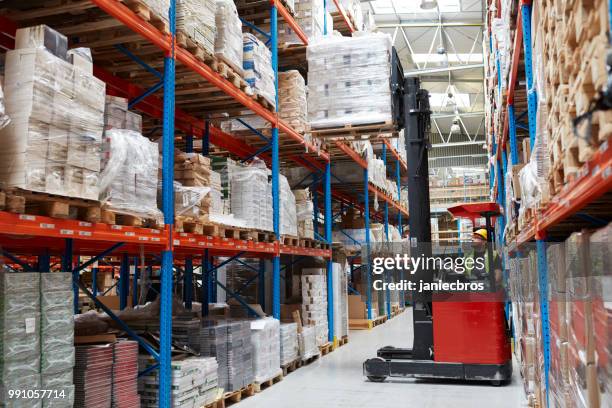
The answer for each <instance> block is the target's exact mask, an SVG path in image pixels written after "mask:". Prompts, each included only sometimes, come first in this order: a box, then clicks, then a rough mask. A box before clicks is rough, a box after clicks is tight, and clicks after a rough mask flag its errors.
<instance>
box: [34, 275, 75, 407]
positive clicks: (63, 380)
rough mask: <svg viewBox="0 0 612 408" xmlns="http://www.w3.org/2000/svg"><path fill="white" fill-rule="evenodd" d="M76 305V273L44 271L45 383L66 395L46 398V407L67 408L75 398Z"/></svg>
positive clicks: (42, 280)
mask: <svg viewBox="0 0 612 408" xmlns="http://www.w3.org/2000/svg"><path fill="white" fill-rule="evenodd" d="M73 308H74V305H73V291H72V274H71V273H69V272H53V273H51V272H49V273H41V274H40V310H41V322H40V340H41V342H40V351H41V386H42V388H43V389H54V390H58V391H64V393H65V398H61V399H45V400H43V407H57V408H60V407H61V408H64V407H66V408H67V407H72V404H73V401H74V385H73V378H72V374H73V373H72V370H73V367H74V361H75V357H74V345H73V343H74V319H73V315H74V310H73Z"/></svg>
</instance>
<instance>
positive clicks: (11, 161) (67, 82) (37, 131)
mask: <svg viewBox="0 0 612 408" xmlns="http://www.w3.org/2000/svg"><path fill="white" fill-rule="evenodd" d="M47 29H48V28H47ZM49 30H50V29H49ZM20 31H21V30H18V32H20ZM56 35H57V36H61V35H60V34H57V33H56ZM26 44H30V43H27V42H26ZM47 45H48V46H50V47H51V45H49V44H47V43H44V46H47ZM44 46H43V45H40V46H37V47H36V48H23V49H15V50H12V51H8V52H7V53H6V60H5V71H4V72H5V77H4V92H5V101H4V102H5V108H6V114H8V115H9V116H10V118H11V121H10V123H9V124H8V125H7V126H5V127H4V128H2V129H1V130H0V140H1V141H2V144H3V146H4V148H3V153H2V155H1V156H0V158H1V160H0V163H1V164H0V183H2V184H3V185H4V186H6V187H20V188H24V189H27V190H31V191H39V192H45V193H51V194H58V195H64V196H70V197H79V198H87V199H93V200H97V199H98V194H99V189H98V177H99V172H100V145H101V142H102V132H103V126H104V119H103V118H104V93H105V84H104V82H102V81H100V80H99V79H97V78H95V77H94V76H93V75H90V74H88V73H86V72H84V71H83V70H81V69H79V68H77V67H75V66H74V65H72V64H70V63H69V62H67V61H65V60H64V59H61V58H58V57H57V56H55V55H54V54H52V53H51V52H50V51H49V49H48V48H45V47H44Z"/></svg>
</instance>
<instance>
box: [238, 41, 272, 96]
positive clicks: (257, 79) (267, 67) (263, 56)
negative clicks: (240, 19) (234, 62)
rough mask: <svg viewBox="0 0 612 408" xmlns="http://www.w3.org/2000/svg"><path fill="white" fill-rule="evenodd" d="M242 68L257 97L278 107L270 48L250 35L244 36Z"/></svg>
mask: <svg viewBox="0 0 612 408" xmlns="http://www.w3.org/2000/svg"><path fill="white" fill-rule="evenodd" d="M242 47H243V48H242V51H243V53H242V58H243V61H242V67H243V68H244V79H245V80H246V81H247V82H248V84H249V85H250V86H251V88H252V89H253V92H255V94H257V95H261V96H263V97H264V98H265V99H266V100H267V101H268V102H269V103H270V104H271V105H273V106H275V105H276V98H275V94H276V90H275V86H274V83H275V77H274V71H273V70H272V54H270V50H268V47H267V46H266V45H265V44H264V43H263V42H261V41H259V39H258V38H257V37H255V36H254V35H253V34H250V33H244V34H242Z"/></svg>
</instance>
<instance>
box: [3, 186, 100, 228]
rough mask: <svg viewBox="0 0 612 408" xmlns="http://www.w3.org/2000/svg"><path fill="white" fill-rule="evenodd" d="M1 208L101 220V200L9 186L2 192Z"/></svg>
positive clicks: (16, 211)
mask: <svg viewBox="0 0 612 408" xmlns="http://www.w3.org/2000/svg"><path fill="white" fill-rule="evenodd" d="M0 210H3V211H8V212H12V213H16V214H30V215H42V216H45V217H53V218H62V219H73V220H80V221H86V222H100V221H101V219H102V215H101V210H100V202H99V201H96V200H86V199H82V198H74V197H64V196H60V195H56V194H48V193H41V192H36V191H28V190H24V189H21V188H9V189H7V190H5V191H2V192H0Z"/></svg>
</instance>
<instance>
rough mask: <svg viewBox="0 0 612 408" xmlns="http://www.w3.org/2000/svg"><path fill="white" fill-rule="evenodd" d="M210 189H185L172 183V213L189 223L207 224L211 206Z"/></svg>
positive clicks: (179, 184)
mask: <svg viewBox="0 0 612 408" xmlns="http://www.w3.org/2000/svg"><path fill="white" fill-rule="evenodd" d="M211 192H212V190H211V189H210V187H185V186H182V185H181V183H179V182H176V181H175V182H174V212H175V216H176V217H181V218H182V219H185V220H189V221H200V222H207V221H208V214H209V212H210V206H211Z"/></svg>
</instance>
